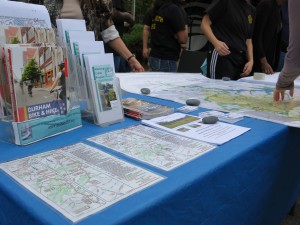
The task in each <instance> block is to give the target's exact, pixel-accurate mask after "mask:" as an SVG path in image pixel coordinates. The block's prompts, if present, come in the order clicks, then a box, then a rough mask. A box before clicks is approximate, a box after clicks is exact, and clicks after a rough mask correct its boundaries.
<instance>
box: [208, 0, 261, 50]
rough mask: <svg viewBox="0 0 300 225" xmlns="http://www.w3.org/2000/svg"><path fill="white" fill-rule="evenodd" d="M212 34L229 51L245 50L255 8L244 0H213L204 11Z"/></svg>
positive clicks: (250, 32) (250, 34) (251, 31)
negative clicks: (225, 45) (224, 44)
mask: <svg viewBox="0 0 300 225" xmlns="http://www.w3.org/2000/svg"><path fill="white" fill-rule="evenodd" d="M205 12H206V13H207V15H208V16H209V18H210V20H211V22H212V24H211V28H212V31H213V33H214V35H215V36H216V37H217V39H219V40H220V41H223V42H225V43H226V44H227V46H228V47H229V48H230V50H231V51H237V52H240V51H246V50H247V46H246V39H249V38H252V33H253V27H254V18H255V8H254V7H253V6H252V5H250V4H248V3H247V2H246V1H245V0H214V1H213V2H212V4H211V5H210V6H209V7H208V8H207V9H206V11H205Z"/></svg>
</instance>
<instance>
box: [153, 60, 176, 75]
mask: <svg viewBox="0 0 300 225" xmlns="http://www.w3.org/2000/svg"><path fill="white" fill-rule="evenodd" d="M149 67H150V70H151V71H153V72H158V71H159V72H177V61H175V60H165V59H159V58H155V57H152V56H150V57H149Z"/></svg>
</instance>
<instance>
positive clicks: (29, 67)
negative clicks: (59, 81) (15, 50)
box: [22, 59, 42, 81]
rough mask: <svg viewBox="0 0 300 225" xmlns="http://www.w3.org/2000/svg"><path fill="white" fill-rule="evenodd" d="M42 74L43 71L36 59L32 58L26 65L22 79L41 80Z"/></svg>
mask: <svg viewBox="0 0 300 225" xmlns="http://www.w3.org/2000/svg"><path fill="white" fill-rule="evenodd" d="M41 76H42V72H41V70H40V68H39V66H38V64H37V62H36V61H35V60H34V59H31V60H30V61H29V62H27V64H26V65H25V68H24V72H23V73H22V81H25V80H31V81H39V80H40V77H41Z"/></svg>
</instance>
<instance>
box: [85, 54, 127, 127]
mask: <svg viewBox="0 0 300 225" xmlns="http://www.w3.org/2000/svg"><path fill="white" fill-rule="evenodd" d="M84 61H85V65H86V70H87V74H88V82H89V87H90V88H91V89H90V92H91V97H92V104H93V112H94V115H95V123H96V124H98V125H100V126H105V125H108V124H112V123H116V122H120V121H123V120H124V114H123V108H122V102H121V99H120V97H121V96H120V90H119V89H118V85H117V83H116V82H117V78H116V76H115V71H114V60H113V54H112V53H109V54H90V55H85V56H84Z"/></svg>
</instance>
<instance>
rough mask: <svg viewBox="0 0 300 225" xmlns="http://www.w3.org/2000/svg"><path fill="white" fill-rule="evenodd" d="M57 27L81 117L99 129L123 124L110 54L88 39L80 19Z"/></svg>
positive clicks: (59, 23)
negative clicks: (65, 53) (71, 75)
mask: <svg viewBox="0 0 300 225" xmlns="http://www.w3.org/2000/svg"><path fill="white" fill-rule="evenodd" d="M57 26H58V32H59V33H58V34H59V36H60V38H59V39H60V40H65V43H64V44H63V45H64V46H66V49H67V57H68V61H69V64H70V69H71V70H74V73H73V75H74V77H73V78H74V79H73V78H72V79H71V80H72V81H73V82H75V83H76V85H75V86H76V87H77V88H76V90H77V96H78V99H79V104H80V110H81V114H82V118H83V119H84V120H86V121H92V122H94V123H95V124H96V125H99V126H107V125H109V124H112V123H118V122H121V121H124V113H123V108H122V102H121V92H120V85H119V81H118V78H117V77H116V76H115V70H114V60H113V55H112V54H105V53H104V47H103V42H99V41H95V39H93V40H91V37H90V32H88V31H86V30H85V27H83V22H82V20H72V21H70V20H64V19H58V20H57ZM73 27H76V28H78V29H77V30H76V31H75V30H74V29H72V28H73Z"/></svg>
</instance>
